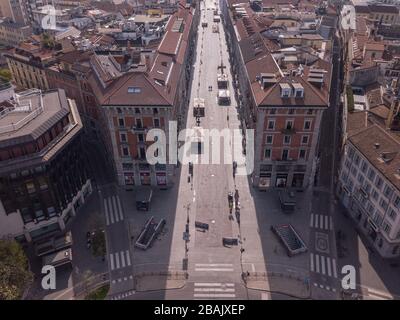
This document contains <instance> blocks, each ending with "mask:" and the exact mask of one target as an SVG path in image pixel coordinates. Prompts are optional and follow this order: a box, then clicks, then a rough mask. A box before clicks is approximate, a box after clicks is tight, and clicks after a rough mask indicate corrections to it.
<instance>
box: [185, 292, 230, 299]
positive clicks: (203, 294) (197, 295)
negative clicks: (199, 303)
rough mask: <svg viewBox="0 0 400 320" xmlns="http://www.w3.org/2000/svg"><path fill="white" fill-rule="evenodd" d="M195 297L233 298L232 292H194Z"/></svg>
mask: <svg viewBox="0 0 400 320" xmlns="http://www.w3.org/2000/svg"><path fill="white" fill-rule="evenodd" d="M193 296H194V297H195V298H234V297H236V295H235V294H234V293H195V294H194V295H193Z"/></svg>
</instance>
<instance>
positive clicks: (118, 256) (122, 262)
mask: <svg viewBox="0 0 400 320" xmlns="http://www.w3.org/2000/svg"><path fill="white" fill-rule="evenodd" d="M130 265H131V257H130V255H129V251H128V250H125V251H119V252H115V253H110V268H111V270H117V269H121V268H125V267H129V266H130Z"/></svg>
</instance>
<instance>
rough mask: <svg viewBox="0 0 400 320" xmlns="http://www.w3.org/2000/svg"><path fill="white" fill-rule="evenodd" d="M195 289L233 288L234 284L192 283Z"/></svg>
mask: <svg viewBox="0 0 400 320" xmlns="http://www.w3.org/2000/svg"><path fill="white" fill-rule="evenodd" d="M194 286H195V287H222V286H225V287H234V286H235V284H234V283H224V284H222V283H220V282H195V283H194Z"/></svg>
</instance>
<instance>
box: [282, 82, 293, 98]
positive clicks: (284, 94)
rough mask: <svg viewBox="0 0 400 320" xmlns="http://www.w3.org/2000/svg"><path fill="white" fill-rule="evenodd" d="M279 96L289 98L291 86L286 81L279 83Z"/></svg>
mask: <svg viewBox="0 0 400 320" xmlns="http://www.w3.org/2000/svg"><path fill="white" fill-rule="evenodd" d="M279 85H280V87H281V98H289V97H290V95H291V92H292V87H291V86H290V84H288V83H280V84H279Z"/></svg>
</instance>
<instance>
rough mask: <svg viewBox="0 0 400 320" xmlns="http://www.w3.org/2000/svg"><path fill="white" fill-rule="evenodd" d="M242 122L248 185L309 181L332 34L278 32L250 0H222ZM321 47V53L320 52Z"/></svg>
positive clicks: (314, 164)
mask: <svg viewBox="0 0 400 320" xmlns="http://www.w3.org/2000/svg"><path fill="white" fill-rule="evenodd" d="M220 5H221V12H222V16H223V22H224V24H225V28H226V30H227V33H226V34H227V42H228V47H229V53H230V54H229V56H230V59H231V64H232V69H233V70H232V71H233V74H234V81H233V84H234V87H235V88H234V89H236V90H235V91H236V94H237V96H238V100H239V112H240V115H241V119H242V122H243V124H242V127H244V128H251V129H254V130H255V141H254V150H255V153H254V155H255V159H254V162H255V163H254V173H253V177H252V178H253V185H254V186H255V187H257V188H259V189H263V190H265V189H268V188H296V189H304V188H306V187H307V186H309V185H312V183H313V182H314V175H315V172H316V167H317V161H318V160H317V157H318V156H317V147H318V142H319V132H320V123H321V119H322V114H323V111H324V110H325V109H326V108H328V107H329V95H330V83H331V63H330V59H331V57H330V54H329V53H328V51H329V50H328V49H327V48H330V45H331V40H330V39H328V40H324V39H323V38H322V37H321V36H320V35H318V34H316V31H314V32H315V34H311V32H312V31H310V34H307V35H304V34H302V33H301V31H300V30H299V29H298V28H297V33H296V28H295V27H293V28H294V29H293V30H291V31H290V32H287V31H286V28H285V27H282V28H281V29H280V30H279V32H278V31H276V28H270V27H269V26H270V22H269V20H268V19H267V17H266V18H265V20H262V19H263V18H264V17H262V16H260V17H259V18H257V19H253V18H250V17H251V16H253V12H252V8H251V6H250V5H249V4H234V1H229V0H226V1H221V3H220ZM323 48H326V49H327V51H326V54H325V52H324V50H325V49H323Z"/></svg>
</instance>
